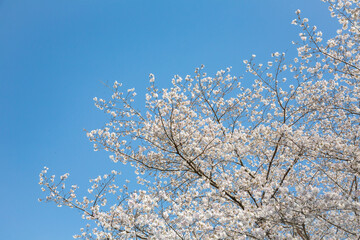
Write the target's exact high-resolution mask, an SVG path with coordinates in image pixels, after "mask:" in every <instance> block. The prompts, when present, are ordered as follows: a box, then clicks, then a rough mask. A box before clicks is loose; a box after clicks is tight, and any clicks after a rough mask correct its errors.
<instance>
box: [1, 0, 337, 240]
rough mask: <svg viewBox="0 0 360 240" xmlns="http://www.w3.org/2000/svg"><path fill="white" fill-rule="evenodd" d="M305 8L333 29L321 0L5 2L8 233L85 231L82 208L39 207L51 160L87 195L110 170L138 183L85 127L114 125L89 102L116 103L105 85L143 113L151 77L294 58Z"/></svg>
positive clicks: (50, 238)
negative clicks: (132, 94) (114, 86)
mask: <svg viewBox="0 0 360 240" xmlns="http://www.w3.org/2000/svg"><path fill="white" fill-rule="evenodd" d="M298 8H300V9H302V12H303V15H304V16H307V17H309V18H310V21H311V23H312V24H315V25H317V26H318V27H319V28H320V29H322V30H323V31H324V32H325V33H329V35H332V34H333V31H334V29H335V26H336V25H335V22H334V20H331V18H330V17H329V16H328V12H327V7H326V6H325V5H324V4H323V3H321V2H320V1H319V0H272V1H270V0H233V1H230V0H178V1H173V0H162V1H160V0H142V1H140V0H127V1H123V0H0V113H1V117H0V136H1V138H0V141H1V142H0V152H1V165H2V169H3V170H2V173H1V174H0V184H1V186H0V187H1V188H0V189H1V194H0V196H1V197H0V210H1V211H0V212H1V218H0V238H1V239H6V240H17V239H30V240H32V239H34V240H64V239H72V235H73V234H76V233H78V232H79V228H80V227H82V226H83V223H82V220H81V218H80V215H79V213H78V212H76V211H74V210H72V209H66V208H57V207H56V206H55V205H53V204H44V203H38V202H37V198H38V197H40V196H41V191H40V187H39V186H38V174H39V172H40V171H41V170H42V168H43V166H45V165H46V166H48V167H49V168H50V170H52V173H54V174H57V175H59V174H62V173H65V172H70V173H71V176H70V177H71V178H70V180H71V182H74V183H78V184H79V185H80V187H82V188H85V187H86V186H87V181H88V179H89V178H93V177H96V176H97V175H98V174H104V173H106V172H107V171H108V170H109V169H111V168H115V169H120V171H122V172H125V174H124V177H129V178H131V173H129V169H126V168H123V167H122V166H121V165H120V164H119V165H114V164H112V163H111V162H110V160H109V159H108V158H107V156H106V154H105V153H101V152H94V151H93V150H92V145H91V144H90V143H89V142H88V140H87V138H86V136H85V132H84V131H83V129H84V128H85V129H88V130H91V129H94V128H98V127H102V126H103V123H104V122H105V120H106V116H105V115H104V114H103V113H101V112H100V111H98V110H96V108H95V107H94V105H93V101H92V98H93V97H94V96H98V97H106V96H109V91H108V89H107V88H106V87H104V86H103V84H102V83H101V82H105V83H109V84H111V83H112V82H113V81H115V80H117V81H120V82H123V83H124V85H125V87H128V88H131V87H135V88H136V89H137V92H138V93H139V96H140V98H138V100H139V101H138V104H139V106H142V105H143V99H141V96H143V94H144V89H145V87H146V84H147V82H148V75H149V73H154V74H155V75H156V79H157V82H158V85H159V86H163V87H166V86H168V84H169V81H170V80H171V77H172V76H173V75H174V74H180V75H185V74H192V73H193V70H194V68H195V67H198V66H200V64H205V66H206V70H207V71H208V72H210V73H213V72H215V71H216V70H219V69H224V68H226V67H228V66H233V73H234V74H236V75H240V74H241V69H242V67H243V64H242V60H243V59H245V58H249V57H250V56H251V54H252V53H254V54H256V55H257V56H258V57H259V59H260V60H262V61H267V60H268V58H269V56H270V53H272V52H275V51H287V50H289V51H288V52H289V54H290V55H291V54H294V51H293V50H291V49H293V47H292V45H291V40H297V39H298V29H297V27H295V26H293V25H291V24H290V22H291V20H292V19H294V18H295V14H294V11H295V10H296V9H298ZM325 36H326V34H325ZM289 54H288V55H289ZM127 172H128V174H127Z"/></svg>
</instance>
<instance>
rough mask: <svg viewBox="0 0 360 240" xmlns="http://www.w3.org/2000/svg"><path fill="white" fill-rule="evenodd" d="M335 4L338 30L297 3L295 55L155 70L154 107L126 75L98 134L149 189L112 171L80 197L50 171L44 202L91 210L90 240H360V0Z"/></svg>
mask: <svg viewBox="0 0 360 240" xmlns="http://www.w3.org/2000/svg"><path fill="white" fill-rule="evenodd" d="M324 2H326V4H327V5H328V7H329V10H330V13H331V16H333V17H335V18H337V20H338V22H339V24H340V25H339V26H340V27H339V29H338V30H337V35H336V36H335V37H333V38H331V39H328V40H327V41H324V40H323V39H322V33H321V31H319V30H317V28H316V27H315V26H311V25H309V23H308V19H307V18H303V17H301V15H300V11H299V10H298V11H296V14H297V18H296V19H295V20H294V21H293V24H295V25H298V26H299V27H300V29H301V33H300V42H298V43H294V44H297V45H296V46H297V51H298V57H297V58H295V59H294V60H291V61H288V60H286V59H285V54H284V53H277V52H276V53H274V54H273V55H272V59H271V61H269V62H268V63H267V64H264V65H263V64H258V63H256V62H255V57H256V56H255V55H253V56H252V57H251V58H250V59H249V60H246V61H244V63H245V66H246V73H245V74H244V76H243V77H234V76H232V75H230V69H227V70H226V71H223V70H221V71H219V72H217V73H216V74H215V76H208V75H207V74H206V73H205V72H204V68H203V66H202V67H200V68H199V69H196V71H195V75H194V76H190V75H188V76H185V77H183V78H182V77H180V76H175V77H174V78H173V79H172V87H171V88H169V89H160V88H158V87H157V86H156V84H155V77H154V76H153V75H150V84H149V88H148V93H147V94H146V111H140V110H138V109H137V107H136V104H134V97H135V95H136V94H135V92H134V89H129V90H127V91H126V90H125V91H123V90H122V88H121V84H120V83H117V82H115V83H114V85H113V94H112V98H111V99H110V100H107V101H106V100H103V99H97V98H94V100H95V104H96V106H97V107H98V108H99V109H100V110H102V111H104V112H106V113H108V114H109V115H110V120H109V122H108V123H107V124H106V127H104V128H103V129H97V130H93V131H90V132H88V133H87V135H88V137H89V139H90V141H91V142H93V143H94V148H95V150H98V149H103V150H106V151H109V152H110V153H111V156H110V158H111V159H112V161H114V162H121V163H123V164H130V165H131V166H132V167H133V168H134V171H135V172H136V174H137V175H138V177H137V181H138V184H139V186H140V187H139V189H141V190H137V191H130V190H128V188H127V187H126V185H125V186H122V185H123V183H121V179H119V177H118V175H119V173H118V172H117V171H115V170H114V171H112V172H111V173H110V174H108V175H104V176H99V177H97V178H96V179H93V180H91V181H90V182H91V184H92V186H91V187H90V188H89V190H88V192H89V196H87V197H83V198H78V197H77V194H76V190H77V186H76V185H73V186H71V188H70V189H68V190H67V189H66V188H65V184H64V182H65V180H66V178H67V177H68V174H65V175H63V176H61V178H60V180H56V179H55V176H49V175H48V174H47V171H48V169H47V168H45V169H44V170H43V171H42V173H41V174H40V184H41V185H42V189H43V191H45V192H47V193H48V194H47V195H46V197H44V199H43V200H45V201H52V202H55V203H57V204H58V205H60V206H68V207H70V208H76V209H78V210H80V211H81V212H82V213H83V218H85V219H87V220H88V221H89V224H88V225H87V226H86V228H85V229H81V233H80V234H79V235H76V236H74V237H75V238H83V239H360V216H359V215H360V203H359V200H360V199H359V197H360V188H359V177H360V63H359V61H360V53H359V48H360V10H359V9H360V2H359V1H358V0H324ZM249 78H252V79H253V84H252V86H251V85H249V86H243V85H241V82H242V79H247V82H249V80H248V79H249ZM243 84H245V83H243Z"/></svg>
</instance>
